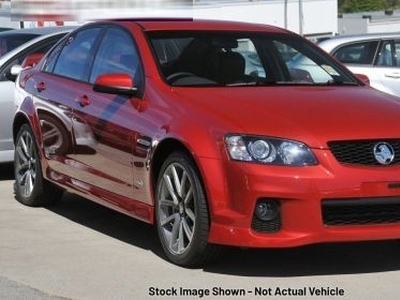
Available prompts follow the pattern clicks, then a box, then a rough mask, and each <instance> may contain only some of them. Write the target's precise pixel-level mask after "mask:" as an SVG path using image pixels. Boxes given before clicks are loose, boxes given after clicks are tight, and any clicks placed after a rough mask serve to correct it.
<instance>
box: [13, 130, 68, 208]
mask: <svg viewBox="0 0 400 300" xmlns="http://www.w3.org/2000/svg"><path fill="white" fill-rule="evenodd" d="M14 174H15V183H14V194H15V199H16V200H17V201H19V202H21V203H22V204H24V205H27V206H48V205H51V204H54V203H56V202H58V201H59V200H60V198H61V197H62V193H63V191H62V190H61V189H60V188H58V187H57V186H55V185H53V184H51V183H50V182H48V181H46V180H45V179H44V178H43V175H42V168H41V164H40V157H39V151H38V148H37V145H36V141H35V139H34V135H33V132H32V129H31V128H30V127H29V126H28V125H27V124H23V125H22V126H21V128H20V130H19V132H18V135H17V139H16V143H15V154H14Z"/></svg>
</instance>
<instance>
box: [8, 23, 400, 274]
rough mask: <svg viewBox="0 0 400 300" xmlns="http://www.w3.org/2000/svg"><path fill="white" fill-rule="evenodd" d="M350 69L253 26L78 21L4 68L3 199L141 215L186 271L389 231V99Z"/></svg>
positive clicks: (398, 138)
mask: <svg viewBox="0 0 400 300" xmlns="http://www.w3.org/2000/svg"><path fill="white" fill-rule="evenodd" d="M360 78H361V77H360ZM360 78H358V77H357V76H355V75H353V74H352V73H351V72H349V71H348V70H347V68H345V67H344V66H343V65H342V64H341V63H340V62H338V61H336V60H333V59H332V58H331V57H330V56H329V55H328V54H327V53H326V52H324V51H322V50H321V49H320V48H318V47H317V46H315V45H314V44H313V43H311V42H309V41H307V40H306V39H304V38H302V37H300V36H298V35H296V34H294V33H291V32H288V31H286V30H283V29H279V28H276V27H271V26H266V25H258V24H246V23H236V22H222V21H211V20H209V21H205V20H196V21H191V20H169V21H168V20H113V21H111V20H110V21H106V20H105V21H101V22H93V23H90V24H86V25H83V26H82V27H80V28H79V29H77V30H75V31H74V32H72V33H70V34H69V35H68V36H66V37H65V38H64V39H63V40H62V41H60V42H59V43H58V44H57V45H56V46H55V47H54V48H52V50H51V51H49V52H48V53H47V54H46V56H45V57H44V58H43V59H41V60H40V62H39V63H38V64H37V65H36V66H34V67H32V68H28V69H24V70H22V71H21V72H20V73H19V76H18V78H17V81H16V95H17V99H16V101H17V103H19V108H18V110H17V111H16V114H15V118H14V125H13V132H14V141H15V147H16V151H15V161H14V168H15V196H16V199H17V200H18V201H20V202H21V203H23V204H25V205H29V206H42V205H50V204H53V203H54V202H56V201H57V200H59V199H60V197H61V193H62V192H63V191H64V190H67V191H69V192H73V193H76V194H79V195H81V196H83V197H85V198H87V199H90V200H92V201H95V202H98V203H100V204H102V205H105V206H107V207H109V208H112V209H115V210H117V211H119V212H122V213H125V214H127V215H130V216H132V217H135V218H137V219H140V220H143V221H145V222H148V223H151V224H155V225H156V227H157V230H158V235H159V239H160V242H161V245H162V247H163V249H164V251H165V254H166V257H167V258H168V259H169V260H170V261H172V262H173V263H175V264H178V265H181V266H185V267H200V266H204V265H205V264H206V263H210V262H211V261H212V260H213V259H215V258H217V257H219V256H220V253H221V249H223V248H225V247H223V246H222V245H229V246H240V247H257V248H270V247H280V248H282V247H294V246H300V245H306V244H313V243H323V242H339V241H340V242H343V241H363V240H383V239H398V238H400V177H399V174H400V118H399V116H400V102H399V100H398V98H396V97H394V96H391V95H388V94H386V93H382V92H380V91H377V90H375V89H373V88H371V87H369V86H367V85H366V84H365V83H364V81H363V80H361V79H360Z"/></svg>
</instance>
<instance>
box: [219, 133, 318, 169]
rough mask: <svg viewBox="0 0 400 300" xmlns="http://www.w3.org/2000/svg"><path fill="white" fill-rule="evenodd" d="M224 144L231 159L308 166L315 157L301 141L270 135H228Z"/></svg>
mask: <svg viewBox="0 0 400 300" xmlns="http://www.w3.org/2000/svg"><path fill="white" fill-rule="evenodd" d="M225 144H226V147H227V150H228V152H229V155H230V157H231V159H234V160H240V161H249V162H259V163H265V164H273V165H289V166H309V165H316V164H317V163H318V162H317V159H316V158H315V156H314V154H313V153H312V152H311V150H310V149H309V148H308V147H307V146H306V145H305V144H303V143H301V142H297V141H292V140H286V139H280V138H270V137H259V136H248V135H229V136H227V137H226V138H225Z"/></svg>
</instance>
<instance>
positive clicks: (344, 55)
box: [333, 41, 379, 65]
mask: <svg viewBox="0 0 400 300" xmlns="http://www.w3.org/2000/svg"><path fill="white" fill-rule="evenodd" d="M378 44H379V41H364V42H359V43H354V44H347V45H345V46H342V47H340V48H339V49H337V50H336V51H335V52H334V53H333V56H334V57H336V58H337V59H338V60H340V61H341V62H343V63H345V64H361V65H372V64H373V62H374V57H375V54H376V52H377V47H378Z"/></svg>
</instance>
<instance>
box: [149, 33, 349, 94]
mask: <svg viewBox="0 0 400 300" xmlns="http://www.w3.org/2000/svg"><path fill="white" fill-rule="evenodd" d="M149 40H150V43H151V46H152V48H153V52H154V55H155V57H156V60H157V62H158V64H159V69H160V71H161V73H162V76H163V77H164V79H165V81H166V82H167V83H168V84H170V85H175V86H180V85H181V86H220V85H222V86H226V85H229V86H245V85H248V86H250V85H275V84H276V85H284V84H309V85H312V84H318V85H321V84H322V85H323V84H332V83H335V84H338V83H340V84H342V83H346V84H349V83H350V84H357V81H356V80H355V79H354V78H353V76H352V75H351V74H350V73H348V72H347V71H346V70H344V69H343V68H342V67H341V66H340V65H339V64H337V63H336V62H335V61H333V60H332V59H330V57H329V56H328V55H326V54H325V53H324V52H323V51H321V50H320V49H318V48H317V47H315V46H314V45H313V44H311V43H309V42H307V41H305V40H304V39H302V38H299V37H296V36H292V35H287V34H267V33H266V34H264V33H251V32H243V33H234V32H221V31H218V32H212V31H206V32H199V31H197V32H151V33H149Z"/></svg>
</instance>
